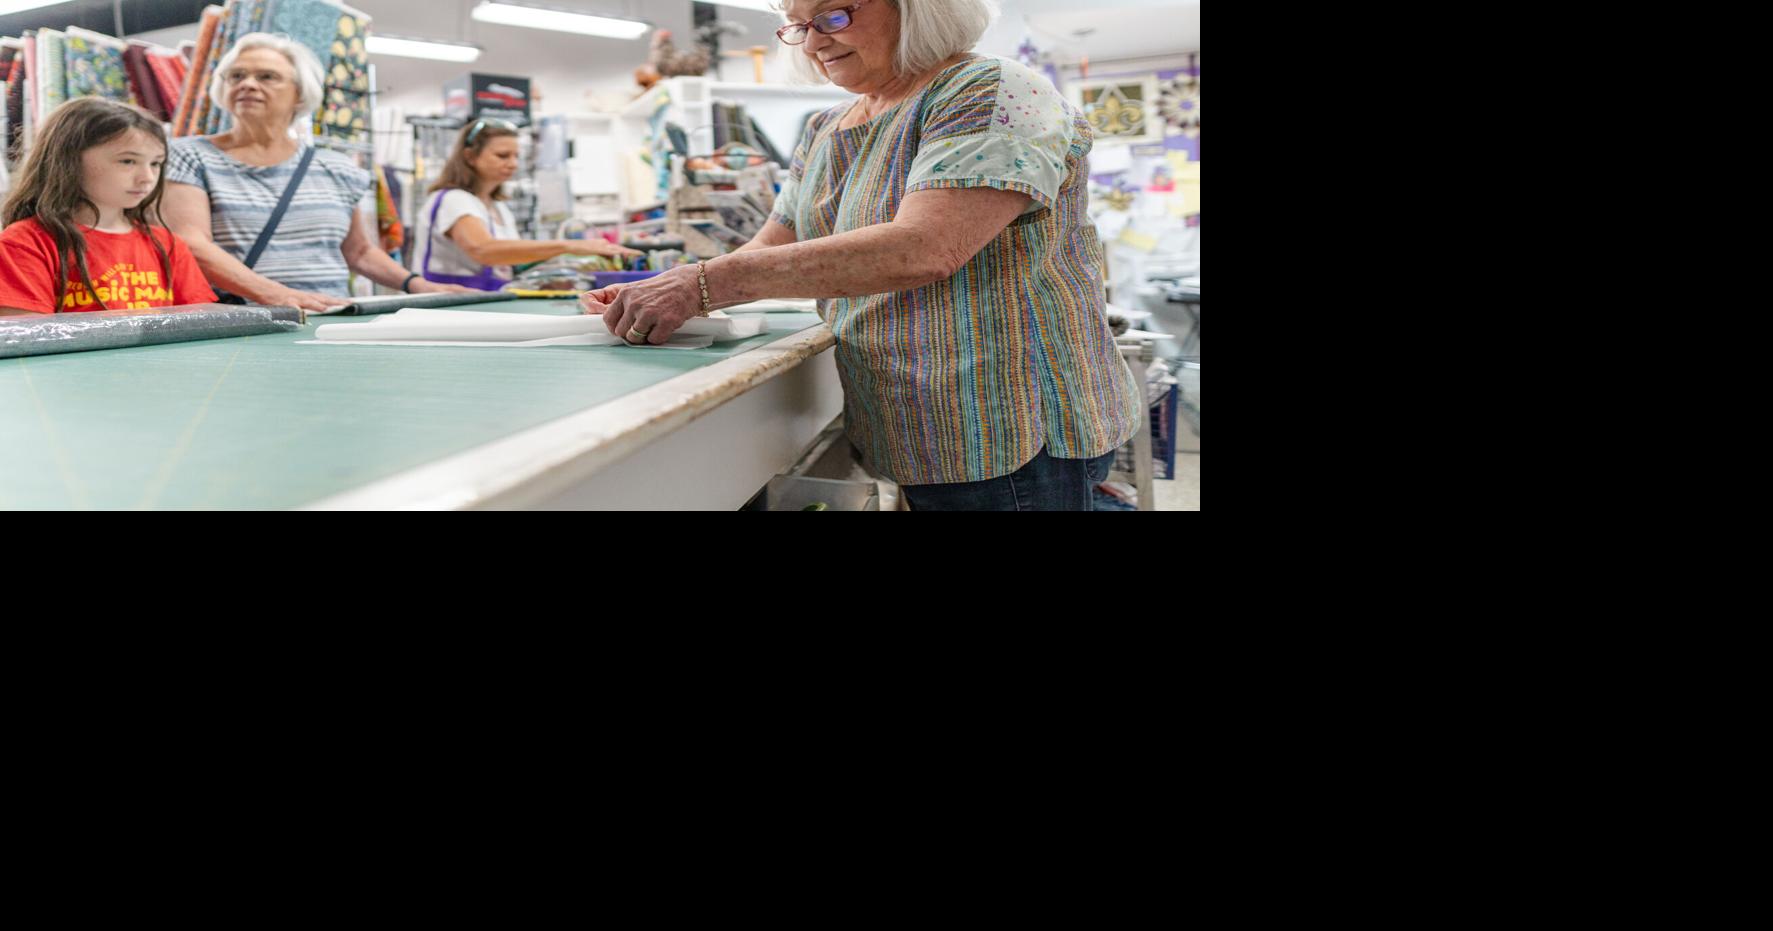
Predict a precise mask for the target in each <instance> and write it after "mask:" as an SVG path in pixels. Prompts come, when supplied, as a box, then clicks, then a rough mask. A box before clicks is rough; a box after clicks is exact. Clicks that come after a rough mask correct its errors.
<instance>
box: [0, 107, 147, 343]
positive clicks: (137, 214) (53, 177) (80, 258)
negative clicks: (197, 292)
mask: <svg viewBox="0 0 1773 931" xmlns="http://www.w3.org/2000/svg"><path fill="white" fill-rule="evenodd" d="M132 129H139V130H141V131H142V132H143V133H146V134H147V136H148V138H150V139H154V140H157V141H158V142H159V143H160V147H161V148H162V149H164V148H166V133H165V131H163V130H162V129H161V128H160V123H159V122H157V121H156V120H155V119H154V118H153V117H151V116H149V115H148V114H146V113H143V112H142V111H140V110H137V109H136V108H134V107H132V106H130V105H128V104H124V103H117V102H116V101H113V100H105V99H103V98H100V97H78V98H75V99H73V100H70V101H68V102H67V103H64V104H62V105H61V106H59V107H57V108H56V109H55V112H54V113H51V114H50V115H49V119H47V120H44V121H43V125H42V127H40V128H39V129H38V130H37V141H36V144H35V145H34V146H33V147H32V149H31V154H30V155H29V156H28V157H27V158H26V159H25V164H24V167H23V168H21V169H19V174H18V178H17V179H16V182H15V183H14V185H13V189H12V194H11V195H10V196H8V197H7V198H6V207H5V217H6V225H8V226H11V225H12V224H14V223H17V222H18V221H20V220H29V219H31V218H32V217H36V218H37V222H38V223H41V224H42V225H43V229H44V230H46V231H47V232H48V233H49V237H50V238H51V239H53V240H55V247H56V253H57V255H59V256H60V259H61V275H60V276H58V277H57V278H56V283H55V310H56V312H58V313H59V312H60V311H61V309H62V298H63V297H65V296H66V294H67V290H68V276H69V274H70V272H72V271H73V270H74V269H76V268H77V269H79V270H80V280H81V281H82V282H83V283H85V285H86V293H87V294H90V295H92V299H93V300H95V301H98V305H99V307H100V308H101V309H103V308H104V307H105V302H104V301H102V300H99V296H98V289H97V288H95V287H93V286H92V275H91V273H89V272H88V271H87V270H86V237H85V236H82V235H81V234H80V226H79V219H78V218H79V216H80V210H81V208H83V207H84V208H86V209H89V210H91V211H92V212H93V213H94V214H95V215H96V214H97V213H98V206H97V205H95V204H94V203H93V202H92V201H90V200H88V199H87V197H86V191H85V190H84V189H83V188H82V187H81V186H80V179H81V177H82V170H81V167H82V165H81V160H80V157H81V156H82V155H84V154H85V153H86V150H87V149H90V148H93V147H94V146H101V145H104V144H105V143H107V142H110V141H111V140H113V139H115V138H117V137H118V136H121V135H123V134H124V133H126V132H128V131H130V130H132ZM165 188H166V167H165V165H164V164H162V166H161V169H160V177H158V178H156V179H155V180H154V191H153V193H151V194H149V195H148V196H147V199H145V200H143V201H142V202H141V203H139V204H137V205H135V206H134V207H131V208H129V209H127V210H125V211H123V216H124V217H125V218H127V219H128V220H129V225H130V226H133V227H135V228H136V230H137V231H139V232H141V233H142V234H143V235H144V236H147V237H148V241H149V242H151V243H153V244H154V251H155V252H158V253H160V269H161V272H162V277H161V279H160V280H161V281H164V282H166V285H167V287H168V288H171V287H172V260H171V259H170V258H168V257H167V254H166V249H165V247H163V246H161V245H160V240H159V238H158V237H156V236H155V235H154V233H153V231H152V230H151V228H150V220H149V218H150V217H152V218H153V221H154V222H153V225H156V226H162V227H163V226H165V225H166V224H165V222H164V221H162V220H160V193H161V191H163V190H164V189H165ZM94 222H97V221H96V219H95V220H94ZM168 235H171V234H170V233H169V234H168Z"/></svg>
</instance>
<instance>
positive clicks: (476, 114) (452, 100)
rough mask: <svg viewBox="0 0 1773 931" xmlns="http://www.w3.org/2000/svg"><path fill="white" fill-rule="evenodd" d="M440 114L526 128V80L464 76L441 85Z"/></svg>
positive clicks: (527, 103)
mask: <svg viewBox="0 0 1773 931" xmlns="http://www.w3.org/2000/svg"><path fill="white" fill-rule="evenodd" d="M443 112H444V113H446V114H448V115H449V116H453V117H456V118H458V119H462V120H474V119H479V118H481V117H483V116H488V117H492V118H494V119H500V120H508V121H510V122H512V123H516V124H517V125H519V126H528V125H529V78H513V77H507V76H504V75H497V74H466V75H463V76H461V77H459V78H457V79H455V80H454V81H451V82H449V83H448V84H445V85H443Z"/></svg>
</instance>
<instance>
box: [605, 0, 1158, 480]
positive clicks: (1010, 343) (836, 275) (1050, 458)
mask: <svg viewBox="0 0 1773 931" xmlns="http://www.w3.org/2000/svg"><path fill="white" fill-rule="evenodd" d="M783 11H784V12H785V13H786V14H787V18H788V20H789V23H788V25H786V26H784V27H782V29H781V30H780V31H779V32H777V33H776V35H777V37H778V38H780V39H781V41H782V42H783V43H785V44H787V45H789V46H792V47H793V50H795V51H798V52H799V55H798V56H797V60H798V63H799V67H801V68H802V69H804V70H806V71H808V72H810V73H812V74H814V75H816V76H818V77H822V78H825V79H828V80H830V81H831V82H832V83H834V84H837V85H838V86H839V87H842V88H843V89H845V90H848V91H852V92H854V93H856V94H857V95H859V96H858V98H857V99H856V100H855V101H853V102H851V103H845V104H840V105H838V106H836V107H833V108H832V109H830V110H827V111H825V112H824V113H821V114H819V115H817V116H815V117H814V118H813V120H812V121H811V122H810V123H809V125H808V128H807V130H806V132H805V133H804V134H803V141H802V143H801V145H800V146H799V148H798V149H797V150H796V151H795V154H794V160H793V164H792V166H791V167H790V169H789V180H788V181H787V182H786V183H785V184H784V185H783V188H782V191H781V193H780V194H779V195H778V196H777V199H776V204H775V208H774V210H773V211H772V215H771V217H770V220H769V223H768V224H766V225H765V227H764V228H763V230H762V231H761V232H759V233H758V235H757V236H756V237H755V238H754V239H752V240H751V242H749V243H747V244H746V245H745V246H743V247H741V248H740V249H738V250H737V251H735V252H734V253H732V254H730V255H724V256H720V257H718V258H715V259H713V260H711V261H707V262H702V263H699V264H697V265H693V266H684V267H682V268H677V269H672V270H671V271H668V272H666V273H664V274H662V275H659V276H657V277H655V278H651V279H648V280H646V281H641V282H636V283H634V284H630V285H626V286H617V287H612V288H604V289H601V290H598V291H592V292H590V293H588V294H586V295H585V296H584V297H583V298H582V303H583V304H584V305H585V308H586V310H587V312H590V313H601V314H603V318H604V323H605V324H606V325H607V326H608V327H609V329H610V331H611V332H612V333H619V334H623V335H625V336H626V337H627V339H628V340H629V341H630V342H635V343H638V342H643V341H644V342H650V343H655V344H656V343H661V342H663V341H664V340H665V339H666V338H667V337H669V336H670V334H671V333H672V332H673V331H675V330H676V329H677V328H678V327H679V326H681V325H682V324H683V322H684V321H685V320H687V319H688V318H690V317H693V316H697V315H699V314H705V313H708V312H709V311H711V310H713V309H716V308H719V307H723V306H728V305H731V304H739V303H744V302H747V301H753V300H759V299H763V298H771V297H812V298H820V299H821V300H820V301H819V312H820V315H821V316H822V317H823V318H824V320H825V322H826V323H827V324H828V325H829V326H830V327H831V331H832V333H833V334H834V335H835V336H836V337H837V349H836V354H837V366H838V373H839V375H840V376H841V377H842V381H843V387H844V425H845V428H846V430H847V431H848V433H849V436H850V439H851V441H852V442H854V443H855V445H856V447H857V449H858V450H860V452H861V454H862V457H863V459H864V461H865V462H867V463H868V464H869V465H870V466H871V467H872V468H874V469H875V470H876V471H877V472H880V473H881V474H884V475H886V476H887V477H889V478H891V479H893V480H894V481H896V482H898V483H899V484H900V485H901V486H903V489H904V493H905V497H906V500H907V501H909V502H910V504H911V506H912V508H913V509H914V510H1088V509H1090V506H1091V490H1092V486H1093V485H1094V484H1095V483H1097V482H1100V481H1102V480H1103V479H1104V478H1105V477H1106V475H1107V471H1108V466H1109V464H1110V462H1111V461H1112V458H1113V453H1114V450H1115V449H1116V448H1118V447H1119V446H1120V445H1121V444H1122V443H1125V442H1126V441H1127V440H1128V439H1130V438H1131V437H1132V436H1133V433H1134V431H1135V430H1137V429H1138V427H1139V424H1140V422H1141V418H1140V410H1139V407H1140V404H1141V403H1142V392H1141V391H1140V390H1139V387H1138V386H1137V385H1136V384H1135V382H1134V379H1133V376H1132V372H1131V371H1130V370H1129V369H1128V368H1127V365H1126V363H1125V362H1124V361H1123V360H1122V359H1121V356H1120V353H1119V351H1118V349H1117V348H1116V346H1115V344H1114V337H1113V336H1112V335H1111V334H1110V333H1109V329H1108V320H1107V316H1106V313H1105V312H1104V300H1103V293H1102V278H1101V264H1102V247H1101V245H1100V243H1098V242H1097V240H1096V232H1095V227H1094V225H1093V224H1092V223H1091V222H1090V218H1089V215H1088V211H1087V207H1088V196H1089V195H1088V184H1089V168H1088V166H1089V163H1088V160H1087V156H1088V155H1089V151H1090V146H1091V133H1090V128H1089V124H1088V123H1087V122H1086V121H1085V120H1084V118H1083V117H1082V115H1081V114H1079V113H1078V112H1077V111H1076V110H1075V109H1074V108H1073V107H1071V106H1070V105H1069V104H1068V103H1066V102H1065V101H1064V100H1063V99H1062V98H1061V97H1060V96H1059V93H1058V92H1057V91H1056V90H1055V89H1054V88H1053V85H1052V84H1051V83H1049V82H1048V81H1047V80H1046V78H1044V77H1042V76H1040V75H1038V74H1036V73H1035V72H1033V71H1031V70H1029V69H1028V68H1026V67H1023V66H1022V65H1020V64H1018V63H1016V62H1013V61H1008V60H1004V59H1000V58H988V57H984V56H980V55H976V54H973V53H972V52H971V48H972V46H973V44H974V43H975V42H977V41H978V40H979V36H980V35H981V34H983V33H984V31H985V28H986V26H987V25H989V24H990V21H991V16H992V12H993V10H992V7H991V6H990V5H989V4H988V3H987V2H985V0H789V2H788V3H786V4H785V5H784V7H783Z"/></svg>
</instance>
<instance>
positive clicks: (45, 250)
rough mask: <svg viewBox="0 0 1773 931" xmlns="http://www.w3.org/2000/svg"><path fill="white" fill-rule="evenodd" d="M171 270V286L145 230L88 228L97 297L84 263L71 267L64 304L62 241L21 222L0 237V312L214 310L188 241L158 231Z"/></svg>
mask: <svg viewBox="0 0 1773 931" xmlns="http://www.w3.org/2000/svg"><path fill="white" fill-rule="evenodd" d="M153 230H154V237H155V238H156V239H158V240H159V241H160V245H161V246H163V247H165V249H166V255H167V258H168V259H169V260H170V261H171V264H172V280H171V281H162V280H161V278H162V277H163V275H162V273H161V269H160V254H159V253H158V252H155V251H154V244H153V243H150V242H149V241H148V237H147V236H145V235H143V234H141V233H139V232H129V233H106V232H102V231H100V230H95V229H88V228H86V227H81V229H80V231H81V233H82V234H84V235H85V236H86V270H87V271H88V272H90V273H91V274H92V286H93V287H94V288H96V289H97V290H98V295H97V299H96V300H95V299H94V295H92V294H88V293H87V291H86V284H85V283H84V282H82V281H81V280H80V268H79V266H78V265H75V266H74V267H72V268H70V269H68V287H67V291H66V292H65V293H64V294H63V295H62V306H61V307H59V308H58V307H54V306H52V305H53V303H54V301H55V291H56V288H55V279H56V276H57V275H59V274H61V267H62V266H61V256H60V255H59V254H57V252H56V248H55V240H54V239H52V238H50V236H49V231H48V230H46V229H44V228H43V224H41V223H38V222H37V220H36V218H32V219H28V220H20V221H18V222H17V223H14V224H12V225H11V226H8V227H7V228H6V229H5V230H4V231H0V307H11V308H15V309H17V310H30V311H35V312H36V313H40V314H48V313H54V312H56V311H57V310H61V311H63V312H68V311H80V310H148V309H151V308H155V307H172V306H175V305H178V304H210V303H214V302H215V292H214V291H212V290H210V287H209V282H208V281H205V280H204V278H203V272H202V271H201V270H200V269H198V267H197V260H196V259H194V258H192V257H191V250H190V249H188V248H186V246H185V242H184V240H182V239H180V238H178V237H177V236H174V235H173V234H172V231H171V230H168V229H165V228H162V227H153Z"/></svg>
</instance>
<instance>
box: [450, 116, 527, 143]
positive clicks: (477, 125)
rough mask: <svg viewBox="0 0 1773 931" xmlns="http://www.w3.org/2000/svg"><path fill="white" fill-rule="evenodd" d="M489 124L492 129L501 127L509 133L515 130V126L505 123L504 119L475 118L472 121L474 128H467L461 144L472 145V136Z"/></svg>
mask: <svg viewBox="0 0 1773 931" xmlns="http://www.w3.org/2000/svg"><path fill="white" fill-rule="evenodd" d="M489 126H490V127H492V128H493V129H502V130H504V131H505V132H510V133H514V132H516V131H517V127H516V126H514V125H512V124H511V123H507V122H505V121H504V120H494V119H484V120H475V121H474V128H473V129H470V130H468V138H467V139H465V140H463V141H462V144H463V145H473V144H474V138H475V137H476V136H478V135H480V131H481V130H483V129H486V128H487V127H489Z"/></svg>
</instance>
